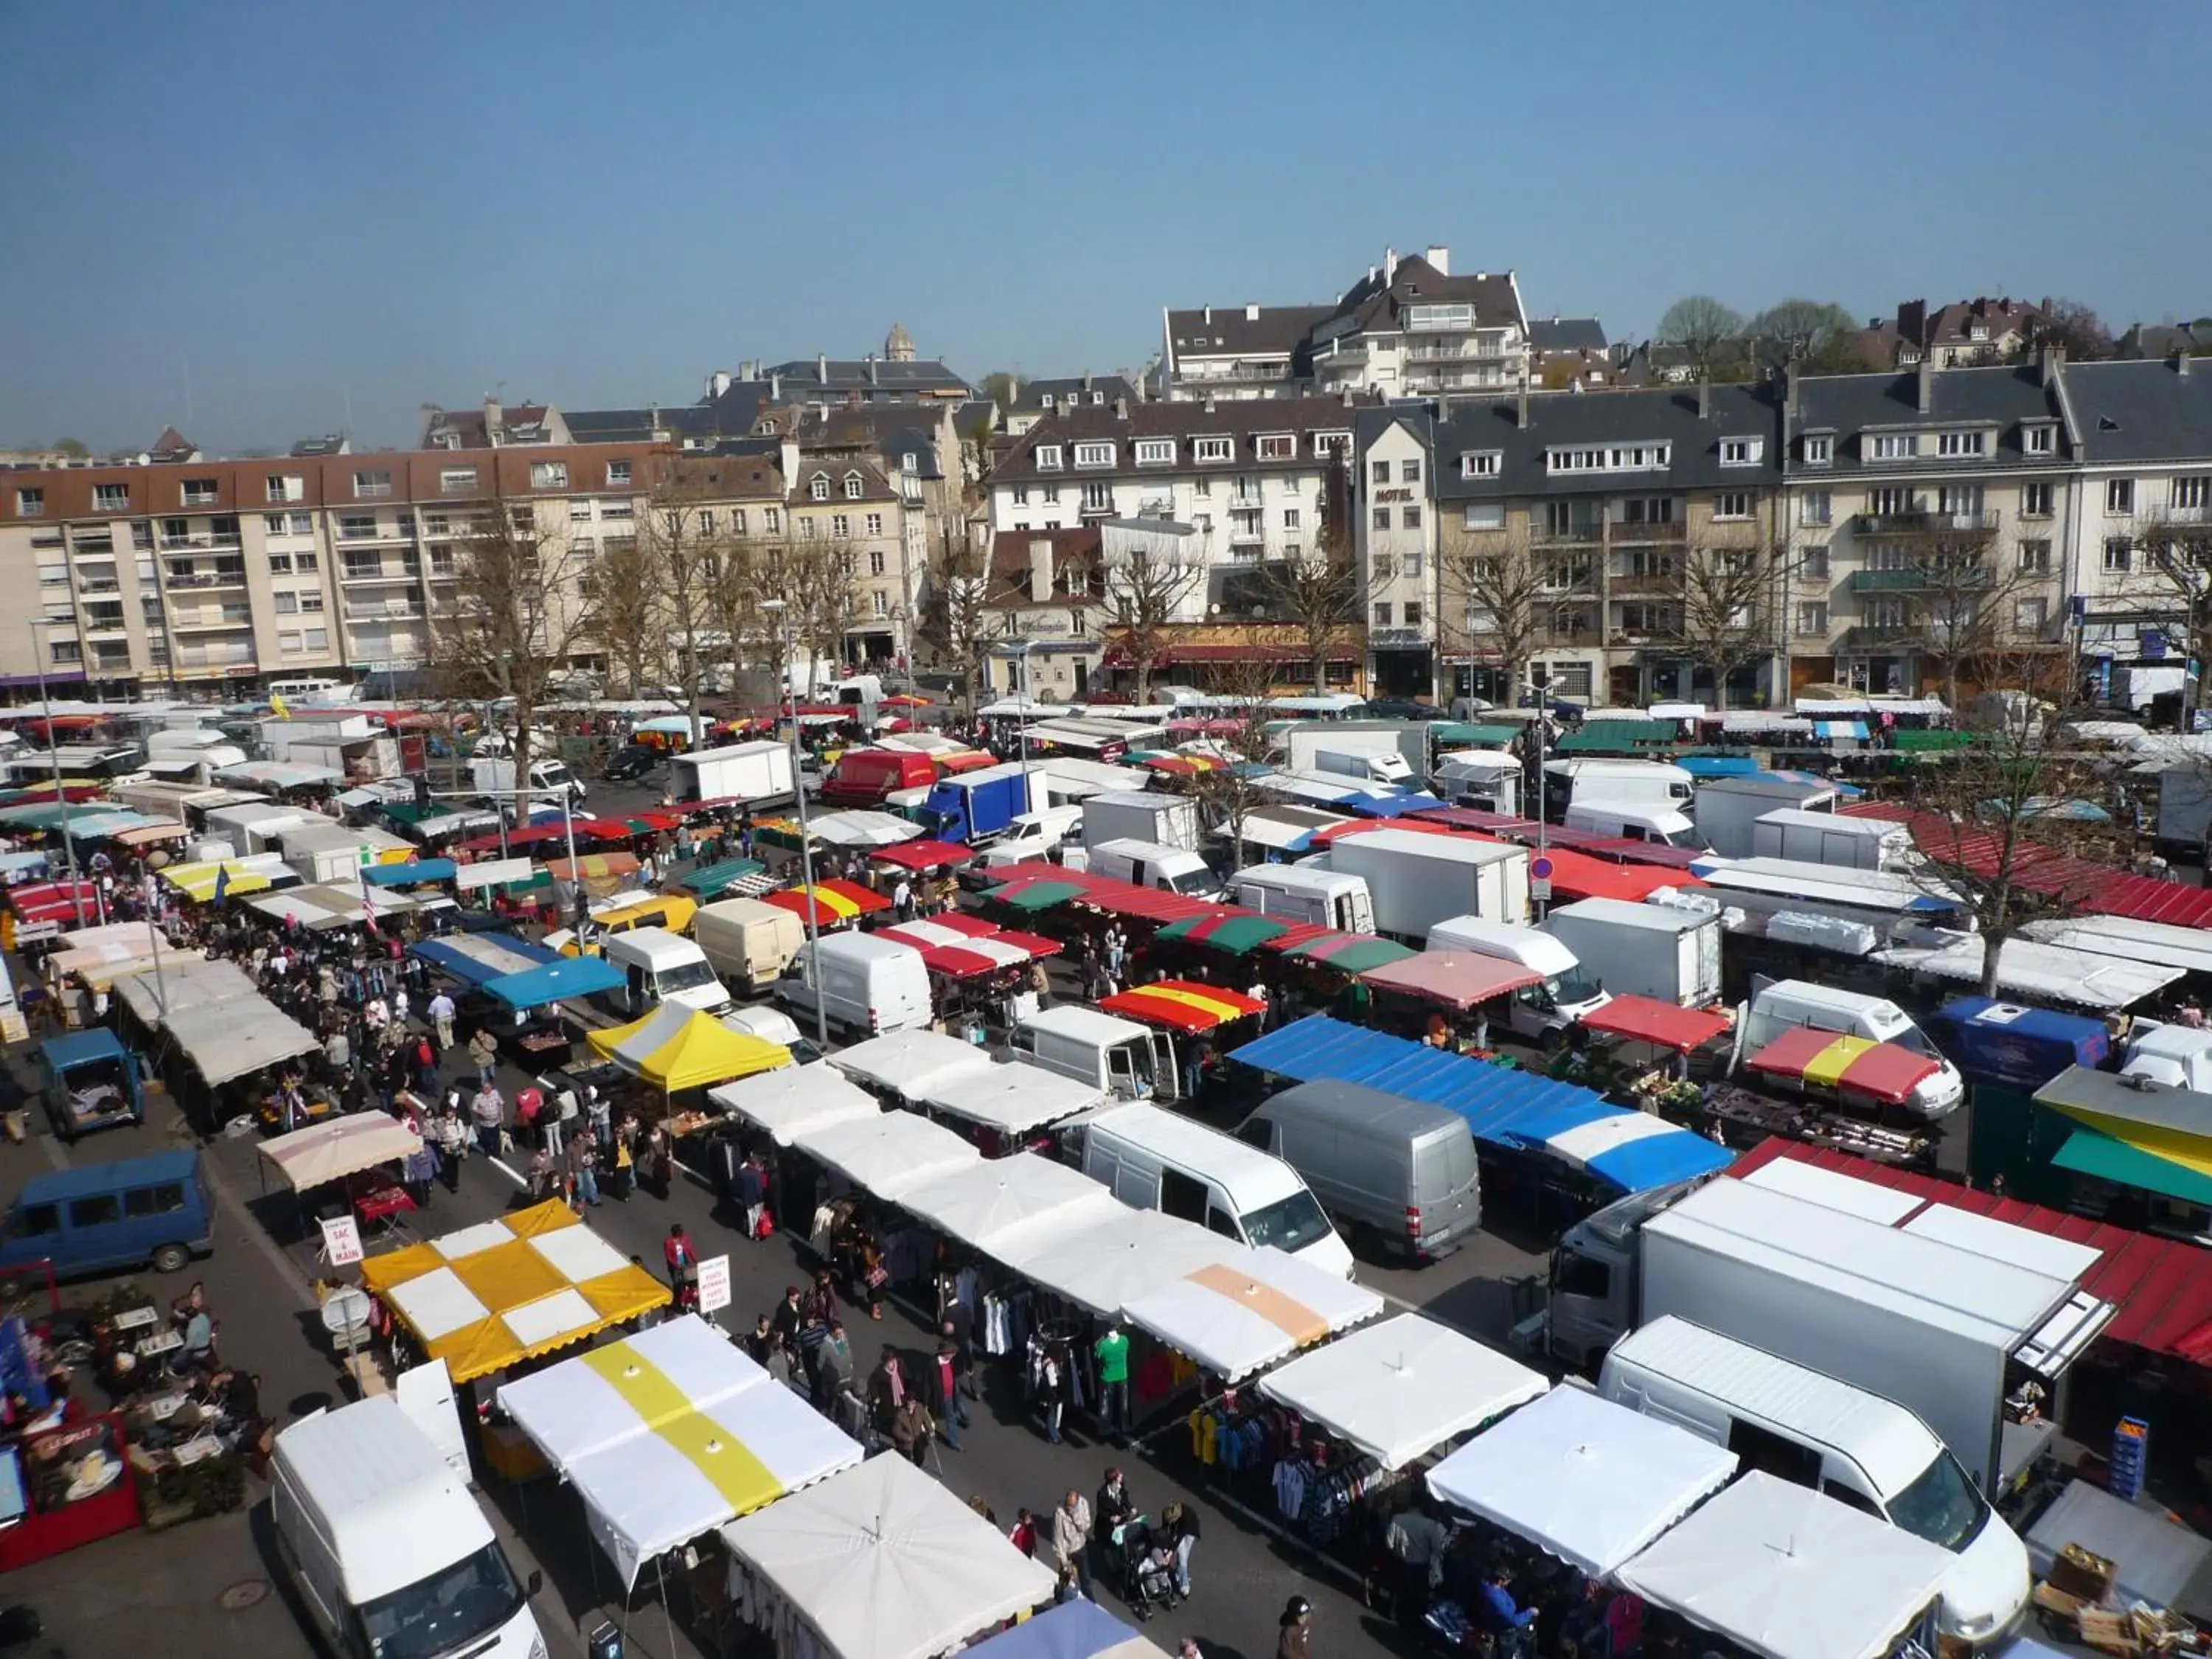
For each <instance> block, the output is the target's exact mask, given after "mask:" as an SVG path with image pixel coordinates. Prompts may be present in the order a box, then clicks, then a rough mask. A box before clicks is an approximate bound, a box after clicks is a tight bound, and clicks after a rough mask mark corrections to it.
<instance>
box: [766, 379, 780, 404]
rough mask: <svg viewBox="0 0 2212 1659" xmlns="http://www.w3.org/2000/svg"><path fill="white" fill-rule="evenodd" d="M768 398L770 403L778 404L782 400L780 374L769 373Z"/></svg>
mask: <svg viewBox="0 0 2212 1659" xmlns="http://www.w3.org/2000/svg"><path fill="white" fill-rule="evenodd" d="M768 400H769V402H770V403H772V404H780V403H781V402H782V401H783V376H782V375H781V374H770V375H769V377H768Z"/></svg>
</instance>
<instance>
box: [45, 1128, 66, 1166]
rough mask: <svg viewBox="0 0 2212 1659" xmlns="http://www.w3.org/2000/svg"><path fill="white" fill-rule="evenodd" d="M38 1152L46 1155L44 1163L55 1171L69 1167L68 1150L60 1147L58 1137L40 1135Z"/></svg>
mask: <svg viewBox="0 0 2212 1659" xmlns="http://www.w3.org/2000/svg"><path fill="white" fill-rule="evenodd" d="M39 1150H40V1152H44V1153H45V1154H46V1162H47V1163H49V1164H52V1165H53V1166H54V1168H56V1169H57V1170H66V1169H68V1168H69V1167H70V1154H69V1148H68V1147H66V1146H63V1145H62V1143H61V1139H60V1137H59V1136H57V1135H40V1137H39Z"/></svg>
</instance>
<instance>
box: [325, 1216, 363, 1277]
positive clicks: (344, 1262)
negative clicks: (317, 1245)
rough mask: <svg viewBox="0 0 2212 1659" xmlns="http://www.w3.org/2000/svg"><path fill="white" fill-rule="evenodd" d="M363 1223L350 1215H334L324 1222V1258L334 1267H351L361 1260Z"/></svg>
mask: <svg viewBox="0 0 2212 1659" xmlns="http://www.w3.org/2000/svg"><path fill="white" fill-rule="evenodd" d="M361 1255H362V1250H361V1223H359V1222H358V1221H356V1220H355V1219H354V1218H352V1217H351V1216H349V1215H342V1216H334V1217H332V1218H330V1219H329V1220H327V1221H325V1222H324V1223H323V1259H324V1260H325V1261H327V1262H329V1263H330V1264H331V1266H332V1267H351V1266H352V1265H353V1264H354V1263H355V1262H356V1261H360V1260H361Z"/></svg>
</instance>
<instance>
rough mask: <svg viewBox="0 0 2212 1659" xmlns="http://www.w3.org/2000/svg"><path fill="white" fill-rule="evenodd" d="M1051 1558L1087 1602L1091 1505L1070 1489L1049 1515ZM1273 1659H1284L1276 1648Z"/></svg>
mask: <svg viewBox="0 0 2212 1659" xmlns="http://www.w3.org/2000/svg"><path fill="white" fill-rule="evenodd" d="M1052 1557H1053V1562H1054V1565H1056V1566H1058V1567H1059V1568H1060V1571H1061V1573H1062V1574H1066V1573H1071V1572H1072V1573H1073V1574H1074V1575H1075V1582H1076V1584H1077V1586H1078V1588H1079V1589H1080V1590H1081V1591H1082V1593H1083V1595H1085V1597H1086V1598H1087V1597H1088V1596H1089V1595H1090V1594H1091V1505H1090V1504H1086V1503H1085V1502H1084V1501H1083V1494H1082V1493H1081V1492H1076V1491H1073V1489H1071V1490H1070V1491H1069V1492H1068V1494H1067V1496H1066V1497H1065V1498H1061V1499H1060V1507H1059V1508H1058V1509H1056V1510H1054V1511H1053V1512H1052ZM1276 1659H1286V1656H1284V1655H1283V1654H1282V1652H1281V1651H1280V1650H1279V1649H1278V1650H1277V1655H1276ZM1288 1659H1306V1656H1305V1655H1304V1653H1303V1652H1300V1653H1298V1654H1297V1655H1294V1656H1288Z"/></svg>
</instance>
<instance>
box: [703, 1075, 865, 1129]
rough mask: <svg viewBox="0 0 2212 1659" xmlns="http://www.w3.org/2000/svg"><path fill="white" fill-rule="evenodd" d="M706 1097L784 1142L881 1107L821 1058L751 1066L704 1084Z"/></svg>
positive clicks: (730, 1113) (849, 1120) (845, 1121)
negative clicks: (766, 1068) (727, 1079)
mask: <svg viewBox="0 0 2212 1659" xmlns="http://www.w3.org/2000/svg"><path fill="white" fill-rule="evenodd" d="M707 1098H708V1099H709V1100H711V1101H713V1102H714V1104H715V1105H717V1106H719V1107H720V1108H721V1109H723V1110H724V1111H725V1112H727V1113H728V1114H729V1115H731V1116H732V1117H736V1118H741V1119H743V1120H744V1121H745V1122H747V1123H750V1124H752V1125H754V1126H756V1127H758V1128H762V1129H765V1130H767V1131H768V1133H769V1138H770V1139H773V1140H774V1141H775V1144H776V1145H777V1146H790V1145H791V1138H792V1137H793V1135H795V1134H797V1133H799V1132H800V1131H801V1130H803V1129H812V1128H826V1127H829V1125H830V1124H832V1123H848V1122H851V1121H853V1120H854V1119H856V1118H867V1117H879V1116H881V1115H882V1114H883V1107H882V1106H881V1105H880V1104H879V1103H878V1102H877V1100H876V1097H874V1096H873V1095H872V1094H870V1093H869V1092H868V1091H866V1090H865V1089H863V1088H861V1087H860V1085H857V1084H855V1083H853V1082H852V1081H850V1080H849V1079H847V1078H845V1077H843V1076H842V1075H841V1074H840V1073H838V1071H837V1069H836V1067H835V1066H830V1065H828V1064H826V1063H824V1062H822V1061H817V1062H815V1063H814V1064H813V1065H811V1066H779V1067H778V1068H777V1069H776V1070H775V1071H773V1072H756V1073H754V1074H753V1075H752V1076H750V1077H747V1078H739V1079H738V1080H737V1081H736V1082H735V1083H724V1084H720V1085H717V1086H716V1087H714V1088H712V1089H709V1090H708V1091H707Z"/></svg>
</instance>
